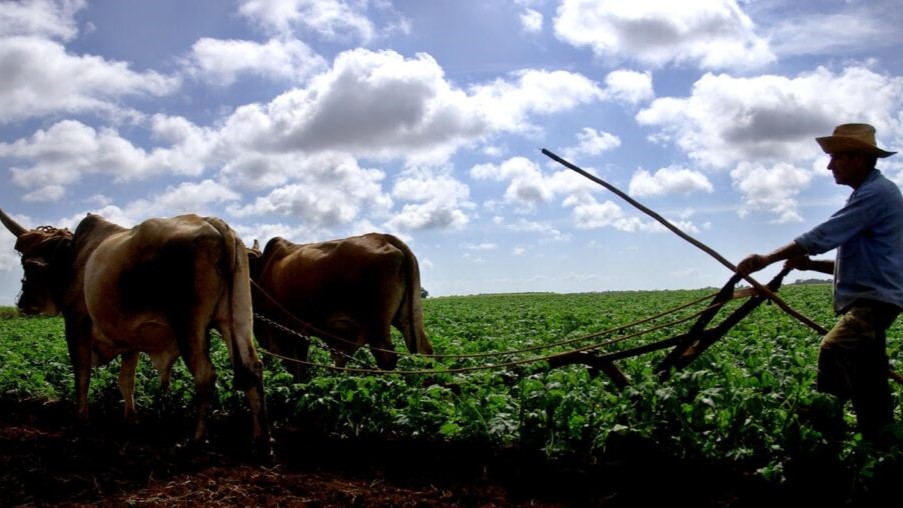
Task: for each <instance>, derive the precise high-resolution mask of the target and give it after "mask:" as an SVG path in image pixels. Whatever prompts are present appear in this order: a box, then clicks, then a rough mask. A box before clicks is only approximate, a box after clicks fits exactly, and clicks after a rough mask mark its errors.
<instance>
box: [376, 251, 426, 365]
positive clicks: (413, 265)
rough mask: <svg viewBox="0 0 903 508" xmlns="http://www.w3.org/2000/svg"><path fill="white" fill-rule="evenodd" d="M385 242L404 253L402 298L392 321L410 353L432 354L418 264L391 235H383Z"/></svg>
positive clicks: (410, 253)
mask: <svg viewBox="0 0 903 508" xmlns="http://www.w3.org/2000/svg"><path fill="white" fill-rule="evenodd" d="M383 236H384V237H385V239H386V241H387V242H389V243H390V244H392V246H394V247H395V248H397V249H398V250H400V251H401V252H402V253H404V259H405V261H404V267H403V269H404V279H405V289H404V298H403V299H402V302H401V305H399V306H398V310H397V311H396V312H395V317H394V318H393V319H392V323H393V324H394V325H395V327H396V328H398V329H399V330H401V334H402V335H403V336H404V341H405V345H406V346H407V347H408V351H409V352H411V353H420V354H425V355H431V354H433V345H432V344H430V340H429V338H428V337H427V335H426V330H425V329H424V328H423V304H422V303H421V301H420V265H419V264H418V263H417V258H416V257H415V256H414V253H413V252H412V251H411V249H410V248H409V247H408V246H407V244H405V243H404V242H403V241H401V240H400V239H399V238H396V237H394V236H392V235H383Z"/></svg>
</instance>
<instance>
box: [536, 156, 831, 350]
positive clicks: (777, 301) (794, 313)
mask: <svg viewBox="0 0 903 508" xmlns="http://www.w3.org/2000/svg"><path fill="white" fill-rule="evenodd" d="M542 153H543V154H545V155H547V156H548V157H549V158H550V159H552V160H554V161H555V162H558V163H559V164H561V165H563V166H564V167H566V168H568V169H570V170H572V171H574V172H576V173H579V174H581V175H583V176H585V177H586V178H588V179H590V180H592V181H594V182H596V183H597V184H599V185H601V186H603V187H605V188H606V189H608V190H610V191H611V192H613V193H615V194H617V195H618V196H620V197H621V198H622V199H623V200H624V201H627V202H628V203H630V204H631V205H633V206H634V207H636V208H638V209H639V210H640V211H642V212H643V213H645V214H646V215H648V216H650V217H652V218H653V219H655V220H656V221H658V222H659V223H660V224H661V225H663V226H665V227H666V228H668V229H670V230H671V231H673V232H674V233H675V234H676V235H677V236H679V237H681V238H683V239H684V240H686V241H688V242H690V243H692V244H693V245H695V246H696V247H698V248H700V249H702V250H703V251H704V252H706V253H707V254H708V255H710V256H712V257H713V258H715V259H716V260H718V262H719V263H721V264H722V265H724V266H726V267H727V268H728V269H730V271H731V272H734V273H736V272H737V267H736V266H734V265H733V264H732V263H731V262H730V261H728V260H727V259H725V258H724V256H722V255H721V254H718V253H717V252H716V251H715V250H714V249H712V248H711V247H709V246H708V245H706V244H704V243H702V242H700V241H699V240H697V239H695V238H693V237H691V236H690V235H688V234H686V233H684V232H683V231H681V230H680V228H678V227H677V226H675V225H674V224H671V223H670V222H668V221H667V220H666V219H665V218H664V217H662V216H661V215H659V214H657V213H655V212H654V211H652V210H650V209H649V208H647V207H645V206H643V205H642V204H641V203H639V202H638V201H636V200H635V199H633V198H631V197H630V196H628V195H627V194H625V193H624V192H622V191H621V190H620V189H618V188H617V187H615V186H613V185H611V184H610V183H608V182H606V181H604V180H602V179H601V178H599V177H597V176H595V175H592V174H590V173H588V172H586V171H585V170H583V169H581V168H579V167H577V166H575V165H573V164H571V163H570V162H568V161H566V160H564V159H562V158H561V157H559V156H557V155H555V154H554V153H552V152H550V151H548V150H546V149H545V148H543V149H542ZM743 278H744V279H745V280H746V281H747V282H749V283H750V284H751V285H752V286H753V287H754V288H756V289H757V290H758V291H759V292H760V293H761V294H763V295H765V296H766V297H767V298H768V299H769V300H771V301H773V302H774V303H775V304H776V305H777V306H778V307H780V308H781V309H783V310H784V312H786V313H788V314H790V315H791V316H793V317H794V318H796V319H798V320H799V321H800V322H801V323H803V324H805V325H806V326H808V327H809V328H812V329H813V330H815V331H816V332H818V333H819V334H820V335H824V334H826V333H828V330H825V329H824V328H822V327H821V326H820V325H819V324H818V323H816V322H815V321H812V320H811V319H809V318H807V317H806V316H804V315H802V314H800V313H799V312H797V311H796V310H794V309H793V308H792V307H790V306H789V305H787V303H786V302H784V300H782V299H781V298H780V297H779V296H778V295H776V294H774V292H773V291H771V290H770V289H768V288H767V287H765V286H763V285H762V284H760V283H759V282H758V281H756V280H755V279H753V278H752V277H751V276H749V275H746V276H744V277H743Z"/></svg>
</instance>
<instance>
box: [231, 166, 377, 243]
mask: <svg viewBox="0 0 903 508" xmlns="http://www.w3.org/2000/svg"><path fill="white" fill-rule="evenodd" d="M383 178H385V173H383V172H382V171H379V170H375V169H366V168H361V167H360V166H359V165H358V164H357V161H356V160H355V159H353V158H351V157H348V156H341V155H334V156H319V157H314V158H312V159H311V160H305V161H304V162H303V163H299V164H297V165H296V166H295V167H294V168H292V169H291V180H292V181H293V183H289V184H287V185H283V186H280V187H278V188H276V189H273V190H272V191H270V192H269V193H268V194H267V195H265V196H261V197H258V198H257V199H256V200H255V201H254V202H253V203H251V204H247V205H244V206H239V205H236V206H232V207H230V208H229V213H230V214H232V215H234V216H236V217H250V216H259V215H267V214H275V215H281V216H285V217H292V218H294V220H298V221H302V222H305V223H306V224H307V225H308V226H309V227H313V228H329V227H333V226H337V225H340V224H347V223H349V222H351V221H353V220H355V219H358V218H359V217H360V215H361V214H362V213H363V212H364V211H369V212H371V213H373V214H375V215H377V216H379V215H384V214H386V213H388V210H389V209H390V208H391V206H392V200H391V198H390V197H389V196H388V195H386V194H385V193H384V192H383V191H382V186H381V182H382V180H383Z"/></svg>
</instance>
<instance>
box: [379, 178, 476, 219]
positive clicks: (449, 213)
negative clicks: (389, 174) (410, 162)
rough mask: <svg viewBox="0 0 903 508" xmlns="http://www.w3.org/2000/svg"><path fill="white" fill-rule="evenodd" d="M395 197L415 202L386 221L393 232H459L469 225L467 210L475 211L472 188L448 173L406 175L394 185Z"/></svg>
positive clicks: (393, 192)
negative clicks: (453, 230) (471, 194)
mask: <svg viewBox="0 0 903 508" xmlns="http://www.w3.org/2000/svg"><path fill="white" fill-rule="evenodd" d="M392 196H393V197H395V198H396V199H402V200H406V201H413V203H407V204H405V205H404V206H403V207H402V209H401V211H400V212H398V213H397V214H396V215H395V216H394V217H392V218H391V219H389V220H388V221H386V223H385V226H386V227H387V228H388V229H389V230H390V231H411V230H420V229H460V228H463V227H464V226H466V225H467V224H468V222H470V218H469V216H468V214H467V212H466V211H465V210H467V209H470V208H473V207H474V205H473V203H471V202H470V201H469V196H470V188H469V187H468V186H467V185H465V184H464V183H462V182H460V181H458V180H456V179H454V178H453V177H451V176H450V175H447V174H439V175H432V174H429V173H428V172H426V171H422V172H414V173H413V174H409V175H405V176H402V177H401V178H399V179H398V180H397V181H396V182H395V186H394V187H393V189H392Z"/></svg>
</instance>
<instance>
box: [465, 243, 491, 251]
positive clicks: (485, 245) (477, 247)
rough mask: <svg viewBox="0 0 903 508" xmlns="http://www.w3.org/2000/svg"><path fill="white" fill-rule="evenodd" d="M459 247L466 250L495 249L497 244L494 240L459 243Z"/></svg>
mask: <svg viewBox="0 0 903 508" xmlns="http://www.w3.org/2000/svg"><path fill="white" fill-rule="evenodd" d="M461 248H462V249H466V250H496V249H498V248H499V246H498V244H497V243H494V242H483V243H463V244H461Z"/></svg>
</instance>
